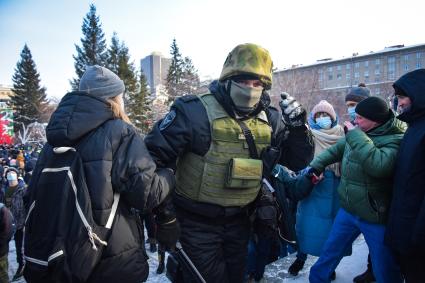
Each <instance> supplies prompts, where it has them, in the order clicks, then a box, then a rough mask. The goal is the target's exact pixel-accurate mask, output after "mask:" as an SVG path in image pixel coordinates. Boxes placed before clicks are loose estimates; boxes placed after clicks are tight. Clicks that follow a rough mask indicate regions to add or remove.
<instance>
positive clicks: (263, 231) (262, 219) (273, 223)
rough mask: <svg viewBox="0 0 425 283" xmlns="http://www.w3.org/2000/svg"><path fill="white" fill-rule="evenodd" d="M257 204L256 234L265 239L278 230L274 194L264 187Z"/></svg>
mask: <svg viewBox="0 0 425 283" xmlns="http://www.w3.org/2000/svg"><path fill="white" fill-rule="evenodd" d="M259 194H260V195H259V197H258V199H257V203H256V215H255V221H254V232H255V233H256V234H257V235H259V236H263V237H270V236H272V235H274V234H275V233H276V229H277V208H276V205H275V200H274V196H273V194H272V192H270V191H269V190H268V189H266V188H265V187H264V186H262V188H261V191H260V193H259Z"/></svg>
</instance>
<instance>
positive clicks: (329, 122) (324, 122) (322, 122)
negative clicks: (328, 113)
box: [316, 117, 332, 129]
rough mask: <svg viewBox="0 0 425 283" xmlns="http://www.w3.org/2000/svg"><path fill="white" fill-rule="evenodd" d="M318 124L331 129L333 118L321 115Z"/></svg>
mask: <svg viewBox="0 0 425 283" xmlns="http://www.w3.org/2000/svg"><path fill="white" fill-rule="evenodd" d="M316 124H317V125H318V126H319V127H320V128H322V129H330V128H331V125H332V120H331V118H330V117H319V118H316Z"/></svg>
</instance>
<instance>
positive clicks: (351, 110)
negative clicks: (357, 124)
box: [347, 106, 356, 122]
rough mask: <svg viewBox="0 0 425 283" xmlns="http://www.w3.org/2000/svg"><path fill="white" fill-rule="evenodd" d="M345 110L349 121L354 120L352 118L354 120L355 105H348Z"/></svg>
mask: <svg viewBox="0 0 425 283" xmlns="http://www.w3.org/2000/svg"><path fill="white" fill-rule="evenodd" d="M347 112H348V115H350V121H351V122H354V120H356V107H355V106H353V107H348V109H347Z"/></svg>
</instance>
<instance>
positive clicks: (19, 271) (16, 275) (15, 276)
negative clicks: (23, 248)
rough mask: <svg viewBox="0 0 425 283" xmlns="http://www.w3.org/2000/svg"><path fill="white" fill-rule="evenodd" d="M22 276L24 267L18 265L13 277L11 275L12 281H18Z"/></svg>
mask: <svg viewBox="0 0 425 283" xmlns="http://www.w3.org/2000/svg"><path fill="white" fill-rule="evenodd" d="M22 275H24V265H22V264H20V265H19V266H18V269H17V270H16V273H15V275H13V278H12V281H16V280H19V279H20V278H21V277H22Z"/></svg>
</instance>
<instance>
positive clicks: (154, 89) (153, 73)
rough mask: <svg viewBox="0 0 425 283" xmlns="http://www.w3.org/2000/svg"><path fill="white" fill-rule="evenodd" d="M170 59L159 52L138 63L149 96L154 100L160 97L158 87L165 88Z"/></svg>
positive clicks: (159, 88)
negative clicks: (147, 87) (148, 89)
mask: <svg viewBox="0 0 425 283" xmlns="http://www.w3.org/2000/svg"><path fill="white" fill-rule="evenodd" d="M170 64H171V59H170V58H165V57H164V56H162V54H161V53H159V52H153V53H152V54H151V55H149V56H146V57H145V58H143V59H142V60H141V61H140V65H141V67H142V71H143V73H144V75H145V76H146V80H147V83H148V86H149V88H150V92H151V95H152V96H153V97H154V98H156V97H157V96H159V95H160V93H159V92H160V91H161V89H163V88H161V87H160V86H165V84H166V82H167V74H168V69H169V68H170Z"/></svg>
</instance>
